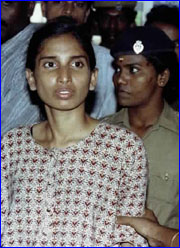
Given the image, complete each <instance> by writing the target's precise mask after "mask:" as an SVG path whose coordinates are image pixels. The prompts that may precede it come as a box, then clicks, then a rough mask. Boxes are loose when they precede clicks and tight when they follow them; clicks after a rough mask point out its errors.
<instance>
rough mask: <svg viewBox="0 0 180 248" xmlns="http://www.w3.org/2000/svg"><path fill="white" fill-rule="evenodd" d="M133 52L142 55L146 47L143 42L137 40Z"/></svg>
mask: <svg viewBox="0 0 180 248" xmlns="http://www.w3.org/2000/svg"><path fill="white" fill-rule="evenodd" d="M133 50H134V52H135V53H136V54H140V53H141V52H142V51H143V50H144V46H143V44H142V41H140V40H137V41H136V42H135V43H134V45H133Z"/></svg>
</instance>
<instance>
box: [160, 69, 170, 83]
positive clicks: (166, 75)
mask: <svg viewBox="0 0 180 248" xmlns="http://www.w3.org/2000/svg"><path fill="white" fill-rule="evenodd" d="M169 77H170V71H169V69H166V70H164V71H163V72H162V73H161V74H159V75H158V81H157V83H158V86H159V87H161V88H163V87H165V86H166V84H167V82H168V81H169Z"/></svg>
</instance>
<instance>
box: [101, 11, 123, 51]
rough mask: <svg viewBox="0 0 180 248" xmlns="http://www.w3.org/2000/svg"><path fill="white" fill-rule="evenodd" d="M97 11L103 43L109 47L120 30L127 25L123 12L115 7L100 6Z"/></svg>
mask: <svg viewBox="0 0 180 248" xmlns="http://www.w3.org/2000/svg"><path fill="white" fill-rule="evenodd" d="M99 12H100V14H99V17H100V18H99V26H100V32H101V36H102V42H103V45H104V46H106V47H108V48H111V47H112V45H113V44H114V41H115V40H116V38H117V36H118V35H119V34H120V32H122V31H124V30H125V29H126V28H127V27H128V23H127V20H126V19H125V17H124V15H123V13H122V12H121V11H119V10H116V9H115V8H102V9H100V10H99Z"/></svg>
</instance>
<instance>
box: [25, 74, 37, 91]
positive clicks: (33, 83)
mask: <svg viewBox="0 0 180 248" xmlns="http://www.w3.org/2000/svg"><path fill="white" fill-rule="evenodd" d="M26 79H27V81H28V84H29V88H30V90H31V91H36V90H37V88H36V81H35V78H34V73H33V72H32V71H31V70H30V69H26Z"/></svg>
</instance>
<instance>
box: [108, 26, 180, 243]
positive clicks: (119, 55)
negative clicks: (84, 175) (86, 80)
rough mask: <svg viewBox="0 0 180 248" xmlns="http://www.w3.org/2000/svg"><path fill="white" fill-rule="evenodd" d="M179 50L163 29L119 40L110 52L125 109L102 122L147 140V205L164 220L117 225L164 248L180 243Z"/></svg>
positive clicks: (130, 31) (133, 32) (145, 30)
mask: <svg viewBox="0 0 180 248" xmlns="http://www.w3.org/2000/svg"><path fill="white" fill-rule="evenodd" d="M174 48H175V45H174V42H172V41H171V40H170V39H169V38H168V36H167V35H166V34H165V33H164V32H163V31H161V30H160V29H158V28H155V27H150V26H149V27H136V28H130V29H128V30H126V31H125V32H124V33H123V34H122V35H121V36H120V37H119V38H118V40H117V41H116V43H115V45H114V47H113V48H112V50H111V54H112V56H113V57H114V68H115V74H114V84H115V88H116V91H117V100H118V103H119V105H120V106H121V107H123V108H122V110H120V111H119V112H117V113H116V114H114V115H112V116H109V117H107V118H105V119H104V120H103V121H104V122H107V123H111V124H116V125H119V126H121V127H126V128H129V129H130V130H132V131H133V132H135V133H136V134H138V136H140V137H141V138H142V139H143V142H144V145H145V148H146V151H147V157H148V162H149V184H148V191H147V207H148V208H149V209H151V210H152V211H153V212H154V214H155V216H156V217H157V219H158V222H159V224H158V223H157V222H154V223H152V222H151V221H150V222H149V221H148V220H146V221H144V219H141V218H140V219H137V222H136V219H127V218H125V219H122V218H119V222H118V223H120V224H128V225H131V226H132V227H134V228H135V229H136V230H137V232H139V233H140V234H141V235H143V236H144V237H146V238H147V239H148V241H149V243H150V244H152V243H151V242H152V239H153V240H154V241H153V242H157V243H158V242H160V243H161V246H163V247H164V246H170V244H173V245H175V244H177V242H178V228H179V114H178V112H176V111H174V110H173V109H172V108H171V107H170V106H169V104H168V103H167V101H168V100H169V99H168V98H169V96H172V95H174V94H176V91H177V89H176V85H175V84H174V82H176V81H177V78H178V77H179V66H178V61H177V56H176V54H175V52H174ZM169 92H171V94H169ZM146 224H147V225H146ZM139 225H140V226H139ZM158 234H159V237H158ZM157 243H156V244H157ZM153 246H156V245H155V243H153Z"/></svg>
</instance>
